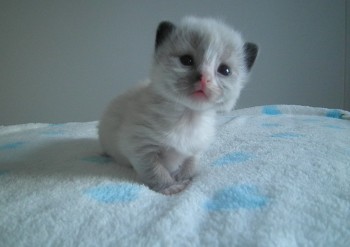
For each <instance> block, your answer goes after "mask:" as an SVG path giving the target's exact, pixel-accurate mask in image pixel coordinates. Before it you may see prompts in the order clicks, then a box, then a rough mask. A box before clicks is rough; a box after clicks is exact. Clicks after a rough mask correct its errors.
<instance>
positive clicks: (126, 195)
mask: <svg viewBox="0 0 350 247" xmlns="http://www.w3.org/2000/svg"><path fill="white" fill-rule="evenodd" d="M139 190H140V189H139V187H137V186H135V185H131V184H127V183H123V184H110V185H100V186H96V187H94V188H90V189H88V190H86V191H85V194H86V195H88V196H89V197H91V198H92V199H94V200H96V201H98V202H103V203H121V202H131V201H134V200H136V199H137V197H138V194H139Z"/></svg>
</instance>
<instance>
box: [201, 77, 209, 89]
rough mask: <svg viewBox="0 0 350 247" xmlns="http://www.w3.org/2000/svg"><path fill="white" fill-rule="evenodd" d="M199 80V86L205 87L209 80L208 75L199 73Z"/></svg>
mask: <svg viewBox="0 0 350 247" xmlns="http://www.w3.org/2000/svg"><path fill="white" fill-rule="evenodd" d="M200 82H201V87H202V88H203V89H204V88H206V86H207V84H208V82H210V79H209V78H208V76H205V75H201V76H200Z"/></svg>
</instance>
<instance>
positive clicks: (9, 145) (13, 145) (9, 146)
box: [0, 142, 24, 151]
mask: <svg viewBox="0 0 350 247" xmlns="http://www.w3.org/2000/svg"><path fill="white" fill-rule="evenodd" d="M23 145H24V142H9V143H6V144H4V145H1V146H0V150H1V151H3V150H11V149H18V148H20V147H22V146H23Z"/></svg>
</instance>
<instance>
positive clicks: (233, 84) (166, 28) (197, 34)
mask: <svg viewBox="0 0 350 247" xmlns="http://www.w3.org/2000/svg"><path fill="white" fill-rule="evenodd" d="M257 52H258V47H257V46H256V45H255V44H252V43H244V41H243V40H242V37H241V35H240V34H239V33H238V32H236V31H234V30H233V29H231V28H230V27H228V26H227V25H225V24H224V23H222V22H220V21H217V20H214V19H205V18H203V19H201V18H195V17H187V18H185V19H183V20H182V22H181V23H180V25H178V26H175V25H174V24H172V23H170V22H161V23H160V24H159V26H158V30H157V35H156V44H155V54H154V64H153V69H152V73H151V81H152V85H153V86H154V88H155V89H156V90H157V91H158V93H160V94H162V95H163V96H164V97H167V98H168V99H170V100H173V101H176V102H178V103H180V104H183V105H185V106H186V107H188V108H190V109H193V110H207V109H216V110H218V111H230V110H231V109H232V108H233V107H234V105H235V104H236V101H237V99H238V97H239V94H240V91H241V89H242V88H243V86H244V82H245V80H246V79H247V75H248V73H249V71H250V69H251V68H252V66H253V64H254V61H255V58H256V56H257Z"/></svg>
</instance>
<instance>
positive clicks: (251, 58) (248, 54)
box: [244, 42, 259, 71]
mask: <svg viewBox="0 0 350 247" xmlns="http://www.w3.org/2000/svg"><path fill="white" fill-rule="evenodd" d="M258 51H259V48H258V46H257V45H256V44H254V43H250V42H247V43H245V44H244V53H245V62H246V65H247V69H248V71H250V70H251V68H252V67H253V64H254V62H255V59H256V56H257V55H258Z"/></svg>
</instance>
